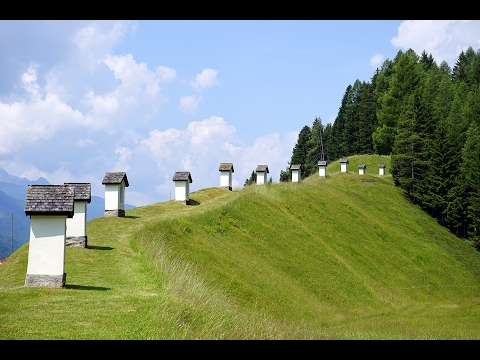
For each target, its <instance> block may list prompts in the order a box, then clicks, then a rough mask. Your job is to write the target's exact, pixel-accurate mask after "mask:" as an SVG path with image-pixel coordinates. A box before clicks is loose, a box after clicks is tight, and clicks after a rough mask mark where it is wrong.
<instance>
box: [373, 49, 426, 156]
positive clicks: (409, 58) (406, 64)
mask: <svg viewBox="0 0 480 360" xmlns="http://www.w3.org/2000/svg"><path fill="white" fill-rule="evenodd" d="M417 62H418V56H417V55H416V54H415V52H414V51H413V50H412V49H409V50H408V51H406V52H405V53H401V52H399V55H397V57H396V58H395V65H394V74H393V75H392V77H391V80H390V86H389V89H388V91H387V92H386V93H385V94H384V95H383V96H382V98H381V100H380V101H381V107H380V110H379V111H378V113H377V118H378V124H379V126H378V127H377V129H376V130H375V132H374V133H373V144H374V148H375V150H376V152H377V153H378V154H380V155H389V154H390V153H391V152H392V148H393V143H394V140H395V135H396V127H397V123H398V119H399V116H400V114H401V113H402V110H403V109H402V107H403V105H404V103H405V102H406V101H407V99H408V96H409V95H410V93H411V92H412V91H413V90H414V89H415V87H416V86H417V84H418V81H419V68H418V67H417Z"/></svg>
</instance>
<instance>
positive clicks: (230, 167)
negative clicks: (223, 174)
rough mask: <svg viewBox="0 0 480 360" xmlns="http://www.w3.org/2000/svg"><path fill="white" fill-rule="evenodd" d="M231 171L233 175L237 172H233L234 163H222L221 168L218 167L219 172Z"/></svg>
mask: <svg viewBox="0 0 480 360" xmlns="http://www.w3.org/2000/svg"><path fill="white" fill-rule="evenodd" d="M230 170H232V173H233V172H235V171H234V170H233V164H232V163H221V164H220V166H219V167H218V171H230Z"/></svg>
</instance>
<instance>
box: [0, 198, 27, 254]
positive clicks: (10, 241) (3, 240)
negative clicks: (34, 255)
mask: <svg viewBox="0 0 480 360" xmlns="http://www.w3.org/2000/svg"><path fill="white" fill-rule="evenodd" d="M24 209H25V197H24V199H23V201H22V200H19V199H15V198H13V197H10V196H8V195H6V194H5V193H4V192H3V191H0V259H4V258H6V257H7V256H9V255H10V253H11V252H13V251H15V250H17V249H18V248H19V247H20V246H22V245H23V244H24V243H25V242H26V241H28V239H29V236H30V218H29V217H28V216H26V215H25V211H24Z"/></svg>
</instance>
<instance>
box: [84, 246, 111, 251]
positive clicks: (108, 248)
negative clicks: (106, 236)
mask: <svg viewBox="0 0 480 360" xmlns="http://www.w3.org/2000/svg"><path fill="white" fill-rule="evenodd" d="M87 249H92V250H113V249H114V248H112V247H110V246H95V245H93V246H92V245H87Z"/></svg>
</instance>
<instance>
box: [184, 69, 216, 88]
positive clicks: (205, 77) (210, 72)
mask: <svg viewBox="0 0 480 360" xmlns="http://www.w3.org/2000/svg"><path fill="white" fill-rule="evenodd" d="M217 75H218V71H217V70H214V69H204V70H203V71H202V72H201V73H200V74H197V76H196V77H195V80H193V81H191V82H190V85H192V87H193V88H194V89H195V90H202V89H206V88H210V87H212V86H215V85H218V80H217Z"/></svg>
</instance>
